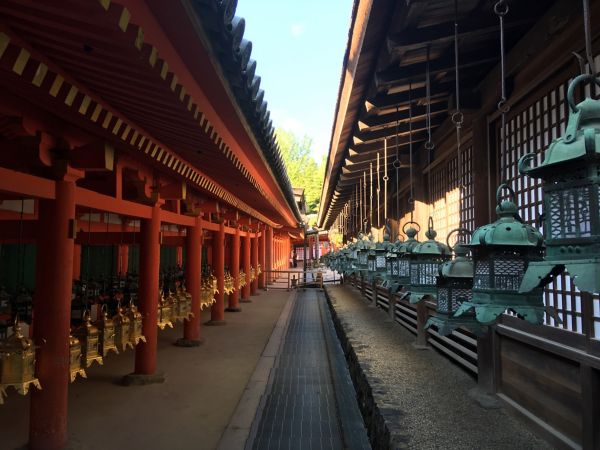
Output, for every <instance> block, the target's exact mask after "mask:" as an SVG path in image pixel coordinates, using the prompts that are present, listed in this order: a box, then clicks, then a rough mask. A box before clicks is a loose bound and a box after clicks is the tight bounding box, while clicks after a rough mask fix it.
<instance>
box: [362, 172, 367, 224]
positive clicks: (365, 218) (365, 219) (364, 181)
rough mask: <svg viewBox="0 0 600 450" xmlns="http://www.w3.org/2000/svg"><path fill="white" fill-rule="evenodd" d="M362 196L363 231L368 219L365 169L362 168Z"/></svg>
mask: <svg viewBox="0 0 600 450" xmlns="http://www.w3.org/2000/svg"><path fill="white" fill-rule="evenodd" d="M363 197H364V202H363V207H364V208H365V215H364V218H363V232H365V233H366V232H367V223H368V219H367V171H366V170H364V171H363Z"/></svg>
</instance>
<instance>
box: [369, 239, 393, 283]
mask: <svg viewBox="0 0 600 450" xmlns="http://www.w3.org/2000/svg"><path fill="white" fill-rule="evenodd" d="M390 246H391V244H390V236H389V234H387V233H386V234H385V235H384V236H383V242H377V243H373V244H372V246H371V249H370V250H369V253H368V256H367V266H368V271H369V272H368V273H369V276H370V278H371V279H376V278H381V279H383V278H384V277H385V273H386V264H385V256H386V255H387V253H388V251H389V248H390Z"/></svg>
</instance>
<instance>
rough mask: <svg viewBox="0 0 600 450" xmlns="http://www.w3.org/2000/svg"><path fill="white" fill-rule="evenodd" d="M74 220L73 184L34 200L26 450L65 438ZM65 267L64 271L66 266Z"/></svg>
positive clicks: (60, 445) (61, 183) (52, 445)
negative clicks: (33, 348)
mask: <svg viewBox="0 0 600 450" xmlns="http://www.w3.org/2000/svg"><path fill="white" fill-rule="evenodd" d="M74 219H75V182H74V180H71V179H69V180H65V181H57V182H56V198H55V200H40V201H39V220H38V230H39V236H38V240H37V259H36V267H37V270H36V280H35V281H36V289H35V302H34V305H35V313H34V314H35V325H34V327H33V338H34V340H35V342H36V344H38V345H40V346H41V347H40V349H39V350H38V351H37V359H36V375H37V377H38V379H39V380H40V383H41V385H42V390H38V389H35V388H32V392H31V408H30V411H29V414H30V419H29V448H31V449H35V450H37V449H49V450H54V449H56V450H58V449H62V448H63V447H64V446H65V444H66V440H67V395H68V387H69V327H70V321H71V286H72V281H73V280H72V276H73V275H72V271H71V270H70V269H71V268H72V267H73V247H74V240H73V238H74V236H73V231H74V230H73V226H74V222H73V220H74ZM65 268H67V270H65Z"/></svg>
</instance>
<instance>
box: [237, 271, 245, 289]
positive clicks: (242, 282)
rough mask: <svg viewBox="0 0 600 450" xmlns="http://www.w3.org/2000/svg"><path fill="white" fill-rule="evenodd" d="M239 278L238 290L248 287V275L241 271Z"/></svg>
mask: <svg viewBox="0 0 600 450" xmlns="http://www.w3.org/2000/svg"><path fill="white" fill-rule="evenodd" d="M238 278H239V279H238V289H242V288H243V287H244V286H246V274H245V273H244V271H243V270H240V274H239V277H238Z"/></svg>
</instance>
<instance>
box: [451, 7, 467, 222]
mask: <svg viewBox="0 0 600 450" xmlns="http://www.w3.org/2000/svg"><path fill="white" fill-rule="evenodd" d="M458 63H459V61H458V0H454V77H455V82H456V86H455V87H456V94H455V97H456V100H455V101H456V111H455V112H454V114H452V122H453V123H454V126H455V127H456V184H457V187H458V201H459V204H458V210H459V217H460V206H461V202H462V195H463V187H464V185H463V171H462V161H461V151H460V141H461V138H460V134H461V133H460V131H461V128H462V124H463V113H462V112H461V110H460V73H459V65H458ZM459 222H460V218H459Z"/></svg>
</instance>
